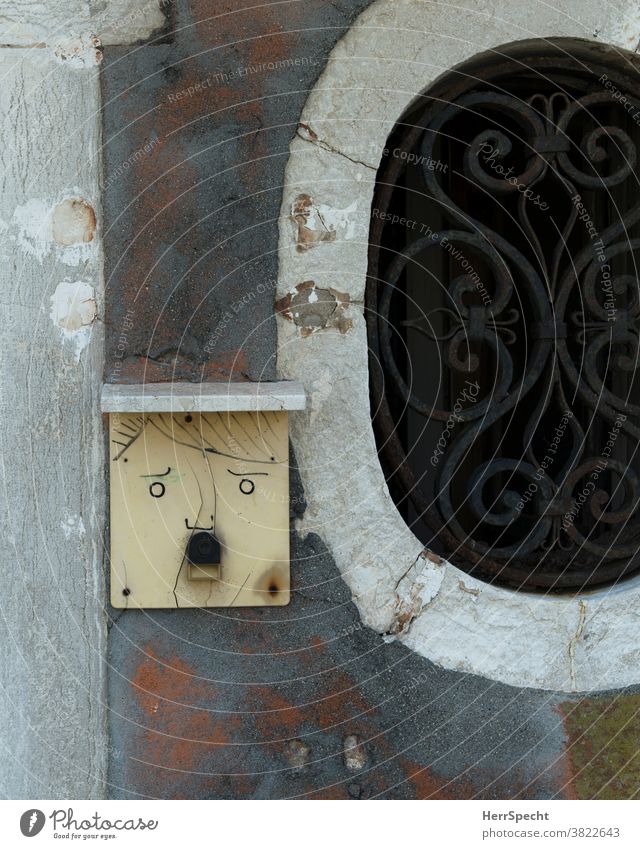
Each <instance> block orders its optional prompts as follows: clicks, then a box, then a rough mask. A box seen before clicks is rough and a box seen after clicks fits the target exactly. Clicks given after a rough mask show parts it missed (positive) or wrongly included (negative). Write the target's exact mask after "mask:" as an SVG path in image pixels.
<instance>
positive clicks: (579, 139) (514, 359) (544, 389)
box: [367, 40, 640, 590]
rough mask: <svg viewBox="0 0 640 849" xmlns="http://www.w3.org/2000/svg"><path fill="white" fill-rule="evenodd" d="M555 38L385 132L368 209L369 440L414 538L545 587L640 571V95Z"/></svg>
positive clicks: (465, 72) (624, 73)
mask: <svg viewBox="0 0 640 849" xmlns="http://www.w3.org/2000/svg"><path fill="white" fill-rule="evenodd" d="M634 63H636V64H637V59H636V58H635V57H630V56H628V57H621V56H620V52H619V51H616V52H613V51H611V52H609V51H608V50H606V49H605V48H600V47H599V48H595V49H594V48H593V47H592V46H590V45H587V44H586V43H581V42H576V41H566V40H558V41H555V42H553V43H549V42H547V41H544V42H542V41H540V42H527V43H524V42H523V43H520V44H518V45H514V46H511V47H508V48H503V49H502V50H501V51H492V52H491V54H486V55H483V56H480V57H477V58H476V59H474V60H472V61H470V62H468V63H466V64H465V65H463V66H460V67H458V68H457V69H455V70H454V71H452V72H450V73H449V74H447V75H446V76H445V77H444V78H441V79H440V80H439V81H438V82H437V83H435V84H434V85H433V86H432V87H431V88H430V89H429V90H428V91H427V92H426V93H425V94H424V95H422V96H421V97H420V98H418V100H417V101H416V102H415V103H414V104H413V105H412V106H411V108H410V109H409V110H408V111H407V113H406V114H405V115H404V116H403V118H402V119H401V121H400V122H399V123H398V124H397V126H396V127H395V129H394V131H393V133H392V134H391V136H390V138H389V141H388V144H387V148H386V149H385V152H384V155H383V159H382V165H381V167H380V170H379V173H378V177H377V186H376V193H375V198H374V203H373V210H372V222H371V237H370V240H371V246H370V258H369V281H368V286H367V321H368V330H369V344H370V351H371V356H370V374H371V394H372V415H373V419H374V429H375V433H376V440H377V445H378V450H379V454H380V459H381V463H382V466H383V470H384V472H385V477H386V479H387V482H388V485H389V489H390V492H391V495H392V497H393V498H394V500H395V502H396V504H397V506H398V509H399V510H400V511H401V513H402V514H403V516H404V518H405V520H406V521H407V522H408V524H409V525H410V526H411V527H412V529H413V530H414V532H415V533H416V534H417V535H418V536H419V537H420V538H421V539H422V540H423V541H424V543H425V545H428V546H430V547H431V548H433V549H434V550H436V551H437V552H439V553H441V554H442V555H444V556H446V557H447V558H448V559H450V560H451V561H452V562H453V563H455V564H456V565H458V566H460V567H461V568H462V569H464V570H466V571H467V572H470V573H472V574H474V575H475V576H477V577H480V578H482V579H484V580H488V581H497V582H500V583H505V584H508V585H509V586H514V587H518V588H526V589H538V590H549V589H552V590H578V589H582V588H586V587H589V586H596V585H601V584H606V583H612V582H615V581H617V580H619V579H621V578H623V577H627V576H628V575H630V574H631V573H633V572H634V571H636V570H637V569H638V568H639V567H640V555H639V554H638V550H639V548H640V511H639V510H638V506H639V505H638V500H639V498H640V486H639V479H638V475H639V467H640V456H639V452H638V437H639V436H640V430H639V423H640V422H639V415H638V414H639V413H640V395H639V393H640V385H639V384H640V380H639V379H638V374H637V370H638V364H639V363H640V359H639V357H640V350H639V319H640V297H639V293H640V287H639V283H638V277H639V275H638V260H639V259H640V193H639V191H638V186H639V183H638V164H637V154H636V151H637V144H638V140H639V137H640V89H639V86H638V82H637V80H638V76H637V74H638V71H637V70H636V67H634Z"/></svg>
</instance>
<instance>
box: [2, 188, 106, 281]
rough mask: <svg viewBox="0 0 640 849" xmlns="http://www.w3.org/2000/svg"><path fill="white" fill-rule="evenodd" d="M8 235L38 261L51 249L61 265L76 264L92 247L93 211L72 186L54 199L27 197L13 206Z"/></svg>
mask: <svg viewBox="0 0 640 849" xmlns="http://www.w3.org/2000/svg"><path fill="white" fill-rule="evenodd" d="M12 225H13V226H12V228H10V229H11V230H12V231H13V232H12V233H10V235H9V238H10V239H13V240H15V241H16V242H17V244H18V246H19V247H20V248H21V249H22V250H23V251H24V252H25V253H26V254H27V255H28V256H30V257H33V258H34V259H36V260H38V262H42V261H43V260H44V259H45V257H47V256H48V255H49V254H50V253H51V252H52V251H54V252H55V254H56V257H57V258H58V259H59V260H60V261H61V262H63V263H64V264H65V265H69V266H77V265H80V263H82V262H85V261H86V260H88V259H89V258H90V257H91V255H92V253H93V250H94V237H95V232H96V214H95V210H94V208H93V206H92V205H91V204H90V203H89V202H88V201H87V200H85V199H84V198H83V197H82V196H81V195H80V193H79V191H78V190H77V189H76V190H74V193H73V194H69V195H65V196H63V197H62V198H61V199H60V200H59V201H58V202H55V203H51V202H50V201H47V200H43V199H41V198H31V199H30V200H28V201H27V202H26V203H25V204H22V205H21V206H18V207H16V209H15V210H14V213H13V222H12Z"/></svg>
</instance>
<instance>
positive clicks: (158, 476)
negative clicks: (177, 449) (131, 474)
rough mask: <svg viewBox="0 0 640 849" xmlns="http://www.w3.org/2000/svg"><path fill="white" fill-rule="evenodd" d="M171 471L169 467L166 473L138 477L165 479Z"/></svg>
mask: <svg viewBox="0 0 640 849" xmlns="http://www.w3.org/2000/svg"><path fill="white" fill-rule="evenodd" d="M170 471H171V466H169V468H168V469H167V471H166V472H162V473H161V474H159V475H140V477H141V478H165V477H166V476H167V475H168V474H169V472H170Z"/></svg>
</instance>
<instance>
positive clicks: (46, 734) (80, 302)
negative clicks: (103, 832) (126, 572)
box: [0, 49, 106, 798]
mask: <svg viewBox="0 0 640 849" xmlns="http://www.w3.org/2000/svg"><path fill="white" fill-rule="evenodd" d="M0 75H1V76H2V78H3V86H2V89H1V93H0V121H1V122H2V126H3V127H4V132H5V144H4V145H3V147H2V151H1V152H0V157H1V159H2V162H1V165H0V174H1V175H2V177H1V179H2V187H1V193H0V197H1V199H2V200H1V204H2V212H1V213H0V217H1V221H0V232H1V238H2V254H3V257H2V259H3V261H2V267H1V268H2V270H1V272H0V274H1V276H2V303H1V306H0V309H1V311H2V335H3V352H4V353H3V367H2V372H1V374H0V380H1V390H0V391H1V394H0V440H1V455H2V479H3V480H2V485H3V489H2V530H1V532H0V545H1V546H2V555H1V557H2V567H3V594H2V605H1V608H0V613H1V615H0V645H1V646H2V663H0V682H1V685H2V686H1V687H0V715H1V716H2V722H1V724H0V728H1V731H0V735H1V736H2V741H3V757H2V759H1V762H0V786H1V787H2V791H1V792H2V793H3V795H5V796H9V797H13V798H25V797H29V796H40V797H45V798H47V797H49V798H51V797H56V796H62V797H66V796H68V797H75V796H84V795H94V796H99V795H100V794H101V793H102V786H103V785H102V780H103V778H104V764H105V761H106V736H105V701H104V700H105V693H104V662H105V658H104V654H105V644H106V640H105V636H106V635H105V618H104V613H103V609H102V605H103V586H102V584H103V581H102V531H103V527H104V508H105V498H104V488H103V486H102V482H101V478H100V473H101V469H102V462H103V461H102V423H101V420H100V416H99V413H98V407H97V399H98V393H99V379H100V370H101V365H102V351H101V342H102V326H101V322H100V320H99V319H97V318H96V315H97V314H99V313H100V312H101V300H102V268H101V260H102V257H101V250H100V243H99V235H98V233H99V228H100V220H99V215H98V221H97V222H96V220H95V218H94V215H95V213H96V212H97V211H98V206H97V201H98V171H99V161H98V158H97V154H98V152H99V138H100V124H99V120H100V116H99V113H98V110H97V104H98V77H97V70H96V69H94V70H91V71H86V70H82V71H74V70H70V69H67V68H65V67H62V66H60V65H59V64H57V63H56V62H55V61H54V60H52V59H51V58H50V57H48V56H45V54H44V53H43V51H40V50H31V51H30V50H22V49H19V50H8V49H5V50H0ZM62 104H64V116H63V115H62V114H61V106H62ZM65 199H66V200H65ZM69 199H74V200H69ZM96 227H97V228H98V229H97V230H96Z"/></svg>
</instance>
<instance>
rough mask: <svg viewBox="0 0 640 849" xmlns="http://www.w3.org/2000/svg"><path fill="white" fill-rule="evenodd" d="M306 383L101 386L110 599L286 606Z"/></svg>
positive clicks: (116, 602)
mask: <svg viewBox="0 0 640 849" xmlns="http://www.w3.org/2000/svg"><path fill="white" fill-rule="evenodd" d="M304 406H305V397H304V392H303V390H302V388H301V386H300V385H299V384H295V383H289V382H279V383H246V384H245V383H241V384H233V383H224V384H211V383H209V384H175V383H173V384H170V383H169V384H144V385H140V386H126V385H111V384H108V385H105V386H104V388H103V393H102V409H103V412H105V413H108V415H109V472H110V500H111V533H110V537H111V545H110V563H111V603H112V605H113V606H114V607H118V608H129V607H133V608H164V607H166V608H183V607H254V606H265V605H267V606H276V605H285V604H288V602H289V594H290V580H289V451H288V444H289V438H288V412H289V410H301V409H304Z"/></svg>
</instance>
